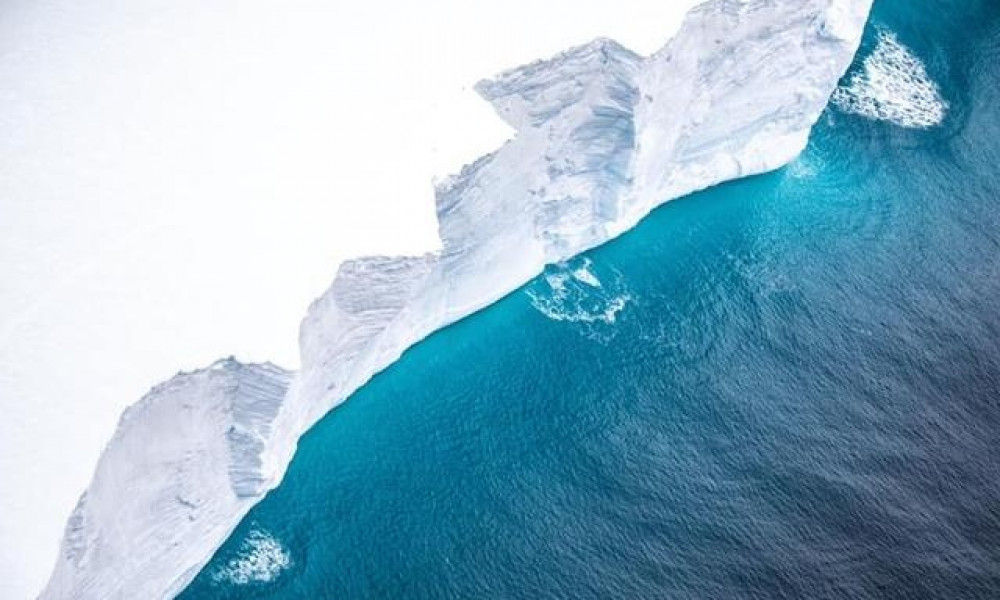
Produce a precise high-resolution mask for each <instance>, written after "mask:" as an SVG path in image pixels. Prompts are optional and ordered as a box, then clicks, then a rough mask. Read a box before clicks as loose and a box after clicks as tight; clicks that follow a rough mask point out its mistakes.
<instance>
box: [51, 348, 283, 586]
mask: <svg viewBox="0 0 1000 600" xmlns="http://www.w3.org/2000/svg"><path fill="white" fill-rule="evenodd" d="M290 377H291V375H290V374H289V373H288V372H286V371H283V370H281V369H279V368H278V367H275V366H273V365H243V364H240V363H238V362H236V361H235V360H233V359H226V360H222V361H219V362H217V363H215V364H214V365H212V366H211V367H209V368H207V369H204V370H201V371H197V372H194V373H182V374H180V375H177V376H176V377H174V378H173V379H171V380H170V381H168V382H166V383H164V384H161V385H159V386H157V387H155V388H153V390H151V391H150V392H149V394H147V395H146V396H145V397H144V398H143V399H142V400H140V401H139V402H138V403H137V404H136V405H134V406H132V407H131V408H129V409H128V410H127V411H126V412H125V414H124V415H122V418H121V422H120V423H119V424H118V429H117V431H116V432H115V435H114V437H113V438H112V440H111V442H110V443H109V444H108V446H107V448H106V449H105V450H104V453H103V454H102V455H101V460H100V462H99V463H98V465H97V470H96V472H95V473H94V479H93V481H92V482H91V485H90V488H89V489H88V490H87V492H86V493H84V495H83V496H82V497H81V498H80V501H79V502H78V503H77V506H76V509H75V510H74V511H73V514H72V516H71V517H70V519H69V523H68V524H67V526H66V534H65V538H64V539H63V545H62V551H61V556H60V558H59V562H58V563H57V564H56V569H55V573H54V574H53V575H52V579H51V580H50V581H49V584H48V586H47V587H46V589H45V591H44V592H43V593H42V596H43V597H46V598H161V597H168V596H172V595H174V594H176V593H179V592H180V591H181V590H182V589H183V588H184V586H185V585H187V583H188V582H189V580H190V578H191V577H193V576H194V575H195V574H196V571H197V569H198V566H199V564H200V563H199V561H201V560H203V559H202V554H203V553H204V551H205V548H212V547H214V545H216V544H218V543H219V542H220V541H221V540H224V539H225V538H226V536H228V535H229V533H230V531H231V530H232V529H233V528H234V527H235V526H236V524H237V523H238V522H239V519H240V518H241V517H242V516H243V514H244V513H245V512H246V511H247V510H249V508H250V506H252V505H253V504H254V503H256V501H257V500H258V499H259V498H260V497H261V495H262V494H263V493H264V492H265V491H266V490H267V489H268V486H269V484H270V480H269V479H267V478H265V477H263V476H262V467H263V463H262V458H263V454H262V451H263V450H264V449H265V448H266V447H267V446H268V445H269V443H270V438H271V431H272V429H271V423H272V421H273V419H274V417H275V415H276V414H277V409H278V406H279V405H280V404H281V401H282V399H283V398H284V396H285V390H286V388H287V387H288V382H289V379H290ZM192 570H194V571H195V572H191V571H192Z"/></svg>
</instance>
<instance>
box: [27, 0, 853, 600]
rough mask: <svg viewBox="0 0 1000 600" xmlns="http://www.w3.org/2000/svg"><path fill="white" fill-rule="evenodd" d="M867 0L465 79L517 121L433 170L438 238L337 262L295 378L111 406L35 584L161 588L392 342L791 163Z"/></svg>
mask: <svg viewBox="0 0 1000 600" xmlns="http://www.w3.org/2000/svg"><path fill="white" fill-rule="evenodd" d="M870 6H871V0H710V1H709V2H706V3H705V4H703V5H701V6H699V7H698V8H696V9H694V10H692V11H691V12H690V13H689V15H688V16H687V18H686V20H685V22H684V24H683V25H682V27H681V29H680V31H679V32H678V34H677V35H676V37H674V39H672V40H671V41H669V42H668V43H667V44H666V46H665V47H664V48H663V49H662V50H660V51H658V52H656V53H655V54H653V55H652V56H650V57H648V58H643V57H640V56H638V55H636V54H634V53H633V52H631V51H629V50H627V49H625V48H623V47H621V46H620V45H618V44H617V43H615V42H613V41H610V40H596V41H594V42H591V43H589V44H586V45H584V46H580V47H577V48H573V49H571V50H568V51H566V52H564V53H563V54H560V55H559V56H556V57H554V58H553V59H550V60H546V61H540V62H536V63H533V64H531V65H527V66H524V67H520V68H517V69H513V70H511V71H508V72H506V73H503V74H501V75H500V76H498V77H497V78H495V79H492V80H489V81H484V82H482V83H480V84H479V85H478V86H477V89H478V91H479V92H480V94H481V95H482V96H483V97H484V98H485V99H486V100H488V101H489V102H491V103H492V104H493V105H494V107H495V108H496V111H497V113H498V114H499V115H500V116H501V117H502V118H503V119H504V120H505V121H507V122H508V123H509V124H510V125H512V126H513V127H514V128H515V129H516V131H517V133H516V135H515V137H514V138H513V139H511V140H510V141H508V142H507V143H506V144H505V145H504V146H503V147H501V148H500V149H498V150H496V151H495V152H493V153H492V154H489V155H487V156H484V157H482V158H480V159H479V160H478V161H476V162H475V163H473V164H471V165H468V166H466V167H465V168H463V169H462V171H461V172H460V173H459V174H457V175H455V176H453V177H451V178H449V179H448V180H447V181H445V182H443V183H442V184H441V185H439V186H438V188H437V193H436V196H437V214H438V220H439V233H440V237H441V241H442V249H441V251H440V252H439V253H438V254H434V255H425V256H421V257H395V258H390V257H371V258H362V259H357V260H353V261H348V262H346V263H345V264H343V265H342V266H341V267H340V269H339V271H338V273H337V276H336V278H335V280H334V282H333V284H332V285H331V287H330V289H329V290H328V291H327V292H326V293H325V294H324V295H323V296H321V297H320V298H319V299H317V300H316V301H315V302H314V303H313V305H312V306H311V307H310V309H309V311H308V314H307V316H306V318H305V319H304V321H303V323H302V327H301V331H300V348H301V356H302V368H301V370H300V371H299V372H298V373H297V374H296V375H295V376H294V377H290V375H289V374H287V373H285V372H284V371H281V370H280V369H277V368H276V367H272V366H268V365H264V366H253V365H240V364H238V363H235V361H222V362H221V363H217V364H216V365H213V366H212V367H210V368H208V369H206V370H204V371H199V372H196V373H192V374H182V375H179V376H178V377H176V378H174V379H172V380H171V381H169V382H167V383H166V384H163V385H161V386H158V387H157V388H155V389H154V390H153V391H151V392H150V394H149V395H147V396H146V398H144V399H143V400H142V401H141V402H140V403H138V404H137V405H136V406H134V407H133V408H132V409H130V410H129V411H127V413H126V414H125V415H124V416H123V417H122V420H121V423H120V424H119V427H118V431H117V432H116V434H115V437H114V439H113V440H112V441H111V443H110V444H109V445H108V448H107V449H106V450H105V452H104V454H103V455H102V457H101V460H100V463H99V464H98V467H97V471H96V473H95V476H94V479H93V481H92V483H91V485H90V487H89V489H88V491H87V492H86V493H85V494H84V497H83V498H82V499H81V501H80V504H79V505H78V507H77V510H76V511H74V513H73V516H72V517H71V518H70V520H69V523H68V525H67V529H66V534H65V538H64V540H63V546H62V551H61V552H60V556H59V559H58V561H57V564H56V567H55V571H54V573H53V576H52V578H51V580H50V581H49V584H48V586H47V587H46V589H45V591H43V593H42V597H43V598H69V597H73V598H79V599H88V598H100V599H107V598H163V597H171V596H173V595H176V594H177V593H179V592H180V591H181V590H183V589H184V587H185V586H186V585H187V584H188V583H189V582H190V581H191V579H192V578H193V577H194V576H195V575H196V574H197V573H198V571H199V570H200V569H201V568H202V567H203V566H204V565H205V564H206V563H207V561H208V560H209V559H210V558H211V556H212V554H213V552H214V551H215V549H217V548H218V547H219V546H220V545H221V544H222V543H223V542H224V541H225V539H226V538H227V537H228V536H229V535H230V534H231V533H232V531H233V529H234V528H235V526H236V525H237V524H238V523H239V521H240V519H242V517H243V516H244V515H245V514H246V513H247V511H249V510H250V508H251V507H252V506H253V505H254V504H255V503H256V502H257V501H259V500H260V499H261V498H262V497H263V495H264V494H266V492H267V491H268V490H270V489H272V488H273V487H274V486H276V485H278V483H279V482H280V481H281V479H282V477H283V475H284V472H285V469H286V468H287V466H288V464H289V462H290V461H291V459H292V456H293V454H294V451H295V447H296V443H297V440H298V439H299V436H300V435H301V434H303V433H304V432H305V431H306V430H308V429H309V428H310V427H311V426H312V425H313V424H314V423H315V422H316V421H317V420H319V419H320V418H322V417H323V415H325V414H326V413H327V412H329V410H330V409H332V408H333V407H335V406H337V405H338V404H340V403H341V402H343V401H344V400H345V399H346V398H347V397H349V396H350V395H351V394H352V393H353V392H354V391H355V390H357V389H358V388H359V387H360V386H362V385H364V383H365V382H366V381H368V379H370V378H371V377H372V376H373V375H374V374H375V373H377V372H379V371H381V370H382V369H384V368H386V367H387V366H389V365H390V364H392V363H393V362H394V361H395V360H396V359H397V358H399V356H400V355H401V354H402V353H403V352H404V351H405V350H406V349H407V348H409V347H410V346H412V345H413V344H415V343H417V342H418V341H420V340H421V339H423V338H424V337H426V336H427V335H429V334H431V333H433V332H434V331H436V330H438V329H441V328H442V327H445V326H447V325H449V324H451V323H453V322H455V321H457V320H458V319H461V318H463V317H465V316H467V315H469V314H470V313H472V312H474V311H476V310H479V309H481V308H483V307H485V306H488V305H489V304H491V303H493V302H495V301H496V300H498V299H500V298H501V297H503V296H504V295H506V294H508V293H510V292H511V291H512V290H515V289H517V288H518V287H519V286H521V285H522V284H524V283H526V282H527V281H529V280H531V279H532V278H533V277H535V276H536V275H537V274H539V273H540V272H542V271H543V269H544V268H545V266H546V265H549V264H557V263H562V262H565V261H568V260H571V259H572V258H573V257H574V256H576V255H578V254H580V253H581V252H584V251H586V250H588V249H590V248H593V247H594V246H597V245H599V244H602V243H604V242H606V241H608V240H610V239H612V238H614V237H616V236H617V235H619V234H621V233H623V232H625V231H627V230H628V229H630V228H631V227H633V226H634V225H635V224H636V223H637V222H638V221H639V220H640V219H641V218H642V217H644V216H645V215H646V214H648V213H649V212H650V211H651V210H653V209H654V208H655V207H657V206H658V205H660V204H662V203H664V202H666V201H668V200H671V199H674V198H677V197H680V196H683V195H686V194H689V193H691V192H694V191H697V190H699V189H703V188H706V187H709V186H712V185H715V184H718V183H721V182H724V181H727V180H730V179H734V178H738V177H745V176H749V175H753V174H757V173H762V172H766V171H770V170H773V169H777V168H780V167H782V166H784V165H785V164H787V163H788V162H789V161H791V160H793V159H794V158H795V157H796V156H797V155H798V154H799V153H800V152H801V151H802V149H803V148H804V147H805V145H806V141H807V139H808V136H809V132H810V130H811V128H812V125H813V124H814V123H815V121H816V119H817V118H818V117H819V115H820V113H821V112H822V111H823V109H824V108H825V106H826V105H827V102H828V101H829V99H830V96H831V94H832V93H833V92H834V89H835V88H836V86H837V82H838V80H839V79H840V77H841V76H842V75H843V73H844V72H845V71H846V69H847V67H848V66H849V64H850V63H851V60H852V59H853V56H854V54H855V52H856V51H857V48H858V45H859V43H860V38H861V34H862V31H863V28H864V24H865V22H866V20H867V15H868V11H869V9H870ZM588 274H589V277H588ZM570 276H573V275H570ZM574 277H575V276H574ZM575 278H576V280H577V281H578V282H579V283H580V284H581V285H583V286H588V287H593V284H594V282H595V281H597V282H598V284H600V280H599V279H595V278H594V276H593V274H592V273H590V272H589V271H587V274H584V273H582V272H581V274H580V276H579V277H575ZM289 379H290V381H289ZM286 386H287V391H286ZM279 554H280V553H279ZM279 562H280V561H279Z"/></svg>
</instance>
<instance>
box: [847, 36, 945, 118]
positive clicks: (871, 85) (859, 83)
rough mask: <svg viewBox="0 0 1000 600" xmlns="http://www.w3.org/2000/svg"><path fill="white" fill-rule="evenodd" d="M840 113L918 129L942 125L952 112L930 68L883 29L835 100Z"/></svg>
mask: <svg viewBox="0 0 1000 600" xmlns="http://www.w3.org/2000/svg"><path fill="white" fill-rule="evenodd" d="M832 102H833V104H834V105H835V106H836V107H837V108H839V109H840V110H842V111H844V112H846V113H851V114H857V115H861V116H863V117H867V118H869V119H874V120H878V121H888V122H890V123H894V124H896V125H899V126H900V127H908V128H914V129H925V128H929V127H934V126H936V125H940V124H941V122H942V121H944V118H945V115H946V114H947V112H948V103H947V102H946V101H945V99H944V98H943V97H942V96H941V91H940V89H939V88H938V85H937V83H935V82H934V80H933V79H931V77H930V75H928V74H927V67H926V66H925V65H924V63H923V62H922V61H921V60H920V59H919V58H918V57H917V56H916V55H914V54H913V52H912V51H911V50H910V49H909V48H907V47H906V46H904V45H903V44H902V43H901V42H900V41H899V39H898V38H897V37H896V35H895V34H894V33H893V32H891V31H888V30H886V29H883V30H881V31H879V33H878V41H877V43H876V45H875V49H874V50H873V51H872V53H871V55H869V56H868V57H867V58H866V59H865V60H864V63H863V64H862V68H861V70H860V71H858V72H857V73H855V74H854V75H852V76H851V77H850V78H849V79H848V81H847V83H846V84H845V85H842V86H840V87H838V88H837V90H836V91H835V92H834V94H833V98H832Z"/></svg>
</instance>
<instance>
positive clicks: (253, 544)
mask: <svg viewBox="0 0 1000 600" xmlns="http://www.w3.org/2000/svg"><path fill="white" fill-rule="evenodd" d="M291 564H292V557H291V554H290V553H289V551H288V550H287V549H286V548H285V547H284V546H283V545H282V544H281V542H279V541H278V540H277V539H275V538H274V537H273V536H272V535H271V534H269V533H267V532H266V531H261V530H258V529H255V530H253V531H251V532H250V534H249V535H248V536H247V538H246V539H245V540H243V545H242V546H240V550H239V553H237V555H236V556H234V557H233V558H232V559H230V560H229V562H227V563H226V564H225V565H223V566H221V567H219V568H218V569H217V570H216V571H215V573H214V574H213V575H212V579H214V580H215V581H216V582H219V583H229V584H232V585H248V584H251V583H268V582H271V581H274V580H275V579H276V578H277V577H278V576H279V575H280V574H281V573H282V572H283V571H285V570H286V569H288V567H289V566H291Z"/></svg>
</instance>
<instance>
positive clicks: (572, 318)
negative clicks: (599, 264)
mask: <svg viewBox="0 0 1000 600" xmlns="http://www.w3.org/2000/svg"><path fill="white" fill-rule="evenodd" d="M602 277H603V281H602ZM526 293H527V294H528V297H529V298H530V299H531V305H532V306H534V307H535V309H537V310H538V311H539V312H540V313H542V314H543V315H545V316H546V317H548V318H550V319H552V320H554V321H567V322H570V323H583V324H598V325H613V324H614V323H615V320H616V319H617V318H618V314H619V313H621V311H622V310H624V309H625V307H626V306H627V305H628V303H629V302H630V301H631V300H632V297H631V295H630V294H629V292H628V289H627V288H626V287H625V283H624V281H623V279H622V277H621V275H620V274H619V273H617V272H611V274H610V275H609V274H603V275H601V276H599V275H598V274H597V273H595V268H594V264H593V262H592V261H591V260H590V259H589V258H586V257H581V258H574V259H572V260H570V261H567V262H564V263H560V264H556V265H551V266H549V267H547V268H546V269H545V273H544V274H543V275H542V276H541V277H540V278H538V279H537V280H536V281H535V282H534V283H532V284H530V285H529V286H528V288H527V290H526Z"/></svg>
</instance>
